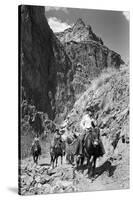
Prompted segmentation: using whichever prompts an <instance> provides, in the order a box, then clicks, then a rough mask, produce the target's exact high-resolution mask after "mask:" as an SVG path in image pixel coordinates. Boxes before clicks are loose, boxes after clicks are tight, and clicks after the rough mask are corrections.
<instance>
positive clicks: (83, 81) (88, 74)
mask: <svg viewBox="0 0 133 200" xmlns="http://www.w3.org/2000/svg"><path fill="white" fill-rule="evenodd" d="M56 36H57V37H58V39H59V40H60V42H61V43H62V44H63V46H64V49H65V51H66V53H67V55H68V56H69V58H70V60H71V62H72V64H73V69H74V70H73V77H74V78H73V87H74V91H75V96H78V94H80V93H82V92H83V91H85V90H86V89H87V87H88V85H89V84H90V83H91V80H93V79H94V77H97V76H99V74H100V73H101V72H102V70H103V69H104V68H108V67H111V68H119V67H120V65H121V64H124V62H123V61H122V59H121V57H120V55H119V54H118V53H116V52H114V51H112V50H110V49H109V48H108V47H106V46H105V45H104V42H103V40H102V39H101V38H100V37H98V36H97V35H96V34H95V33H94V32H93V30H92V27H91V26H90V25H87V26H86V25H85V23H84V22H83V21H82V19H78V20H77V22H76V23H75V24H74V25H73V27H71V28H69V29H66V30H65V31H64V32H61V33H56Z"/></svg>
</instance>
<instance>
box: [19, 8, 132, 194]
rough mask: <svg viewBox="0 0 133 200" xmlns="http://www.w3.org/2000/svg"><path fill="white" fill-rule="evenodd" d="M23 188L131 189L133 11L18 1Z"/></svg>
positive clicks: (49, 190) (25, 191)
mask: <svg viewBox="0 0 133 200" xmlns="http://www.w3.org/2000/svg"><path fill="white" fill-rule="evenodd" d="M18 21H19V31H18V32H19V34H18V38H19V41H18V42H19V49H18V50H19V131H18V142H19V145H18V146H19V149H18V150H19V166H18V173H19V174H18V187H19V188H18V193H19V194H20V195H39V194H55V193H75V192H90V191H93V192H94V191H105V190H120V189H122V190H123V189H129V186H130V170H129V168H130V159H129V157H130V156H129V155H130V131H129V125H130V124H129V117H130V108H129V97H130V95H129V93H130V92H129V77H130V73H129V72H130V70H129V64H130V58H129V21H130V18H129V12H128V11H122V10H119V11H116V10H115V11H114V10H100V9H99V10H97V9H89V8H84V9H83V8H74V7H73V8H72V7H58V6H57V7H55V6H39V5H38V6H35V5H20V6H19V7H18Z"/></svg>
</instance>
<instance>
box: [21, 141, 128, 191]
mask: <svg viewBox="0 0 133 200" xmlns="http://www.w3.org/2000/svg"><path fill="white" fill-rule="evenodd" d="M125 145H126V146H125V148H124V149H123V151H122V152H121V153H120V152H119V154H118V153H117V152H114V155H115V154H117V155H116V157H115V156H113V157H110V158H106V157H104V158H99V159H98V161H97V166H96V175H95V179H94V180H93V181H92V180H90V179H89V178H88V175H87V168H86V166H84V170H83V173H82V171H81V170H80V169H79V170H75V167H74V166H72V165H70V164H67V163H66V160H65V158H64V160H63V165H61V164H60V158H59V162H58V167H56V168H55V169H51V167H50V156H49V153H48V152H47V153H44V154H43V155H42V156H41V157H40V159H39V162H38V165H35V164H34V163H33V160H32V157H29V158H26V159H24V160H22V161H21V176H20V180H19V181H20V183H21V187H20V188H21V189H20V193H21V194H22V195H31V194H45V193H46V194H47V193H62V192H86V191H96V190H112V189H127V188H129V158H128V155H129V151H128V150H129V146H128V145H127V144H125Z"/></svg>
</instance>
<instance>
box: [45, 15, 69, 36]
mask: <svg viewBox="0 0 133 200" xmlns="http://www.w3.org/2000/svg"><path fill="white" fill-rule="evenodd" d="M48 23H49V26H50V27H51V29H52V30H53V32H61V31H64V30H65V29H67V28H70V27H71V25H69V24H67V23H66V22H62V21H61V20H60V19H57V18H56V17H50V18H48Z"/></svg>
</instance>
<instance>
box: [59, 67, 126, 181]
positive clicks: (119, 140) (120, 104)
mask: <svg viewBox="0 0 133 200" xmlns="http://www.w3.org/2000/svg"><path fill="white" fill-rule="evenodd" d="M87 107H90V108H91V109H92V110H93V112H94V116H95V119H97V124H98V126H99V127H100V134H101V139H102V140H103V144H104V147H105V151H106V154H105V156H104V158H103V159H102V160H101V162H102V163H104V162H105V161H107V160H110V161H111V162H112V164H116V165H117V166H118V167H117V168H116V171H115V175H114V178H115V179H116V180H117V181H120V182H121V183H122V179H124V178H125V185H128V183H129V182H128V181H129V69H128V67H125V68H121V69H120V70H119V71H118V70H113V71H112V70H107V71H106V72H105V71H104V72H103V73H102V74H101V76H100V77H99V78H97V79H95V80H94V81H93V83H92V84H91V86H90V88H89V89H88V90H87V91H86V92H84V94H83V95H82V96H81V97H80V98H79V99H78V100H77V101H76V102H75V104H74V107H73V110H72V111H71V112H70V113H69V115H68V117H67V119H66V121H65V122H64V124H62V127H63V129H64V130H65V133H64V137H66V136H68V137H72V138H73V133H76V134H78V133H80V132H81V127H80V121H81V119H82V116H83V115H84V110H85V109H86V108H87ZM123 184H124V183H123Z"/></svg>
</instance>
